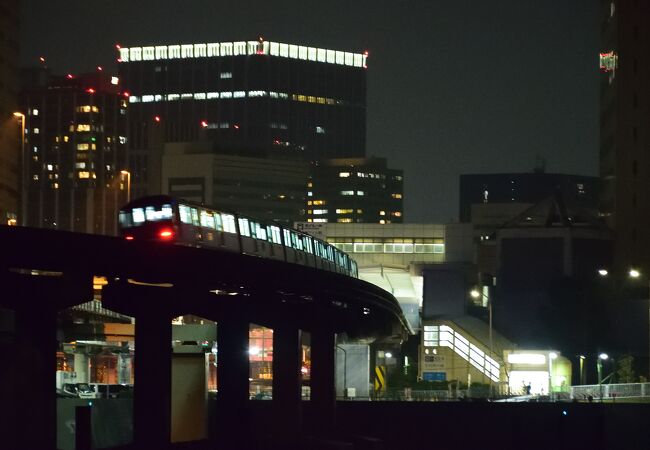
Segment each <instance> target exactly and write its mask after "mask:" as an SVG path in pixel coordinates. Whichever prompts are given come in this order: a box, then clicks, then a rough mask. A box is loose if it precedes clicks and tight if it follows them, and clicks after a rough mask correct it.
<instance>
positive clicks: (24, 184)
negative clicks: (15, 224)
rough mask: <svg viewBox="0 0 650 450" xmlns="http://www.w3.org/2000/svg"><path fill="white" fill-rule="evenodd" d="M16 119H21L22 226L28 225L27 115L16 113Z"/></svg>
mask: <svg viewBox="0 0 650 450" xmlns="http://www.w3.org/2000/svg"><path fill="white" fill-rule="evenodd" d="M14 117H20V128H21V132H20V161H21V177H20V179H21V185H22V186H21V189H20V215H21V217H20V223H21V225H22V226H26V225H27V181H26V176H25V175H26V172H27V168H26V167H25V164H26V159H25V114H23V113H21V112H15V113H14Z"/></svg>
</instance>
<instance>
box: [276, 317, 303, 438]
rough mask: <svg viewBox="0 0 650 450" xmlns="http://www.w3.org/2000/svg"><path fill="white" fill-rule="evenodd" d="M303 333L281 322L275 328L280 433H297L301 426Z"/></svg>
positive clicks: (278, 424) (277, 411) (283, 434)
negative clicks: (301, 340) (301, 339)
mask: <svg viewBox="0 0 650 450" xmlns="http://www.w3.org/2000/svg"><path fill="white" fill-rule="evenodd" d="M300 337H301V332H300V330H299V329H297V328H296V327H291V326H286V325H281V326H278V327H275V328H274V329H273V413H274V416H275V419H276V423H275V426H274V429H275V430H276V431H277V433H278V434H279V435H281V436H295V435H296V434H297V433H299V432H300V431H301V428H302V388H301V374H300V369H301V368H302V358H301V357H302V348H301V342H300Z"/></svg>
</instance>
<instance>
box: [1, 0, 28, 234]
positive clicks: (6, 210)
mask: <svg viewBox="0 0 650 450" xmlns="http://www.w3.org/2000/svg"><path fill="white" fill-rule="evenodd" d="M19 11H20V2H18V1H12V2H2V3H1V4H0V224H3V225H6V224H16V223H17V216H18V201H19V197H20V195H19V164H20V162H19V157H18V155H19V149H20V136H21V123H20V121H21V120H24V118H23V117H21V116H18V117H16V116H14V115H13V113H14V112H17V109H16V108H17V104H18V53H19V46H18V30H19V25H20V18H19Z"/></svg>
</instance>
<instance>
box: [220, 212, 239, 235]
mask: <svg viewBox="0 0 650 450" xmlns="http://www.w3.org/2000/svg"><path fill="white" fill-rule="evenodd" d="M221 222H222V223H223V231H225V232H226V233H237V226H236V225H235V216H233V215H232V214H221Z"/></svg>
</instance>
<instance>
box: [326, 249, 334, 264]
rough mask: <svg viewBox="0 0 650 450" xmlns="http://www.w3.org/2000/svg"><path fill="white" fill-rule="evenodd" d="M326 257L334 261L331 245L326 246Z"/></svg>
mask: <svg viewBox="0 0 650 450" xmlns="http://www.w3.org/2000/svg"><path fill="white" fill-rule="evenodd" d="M326 248H327V259H329V260H330V261H331V262H334V254H333V249H332V247H331V246H329V245H328V246H327V247H326Z"/></svg>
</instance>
